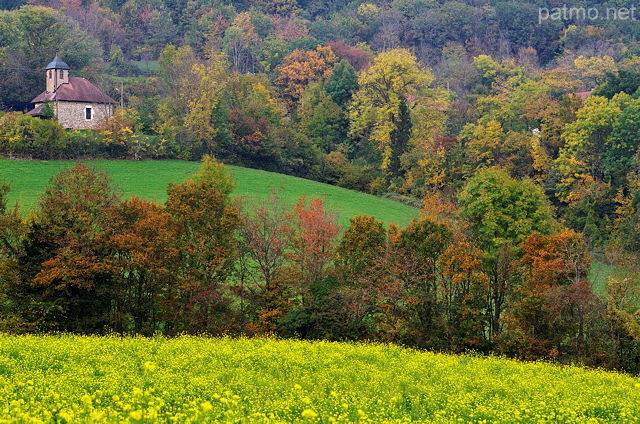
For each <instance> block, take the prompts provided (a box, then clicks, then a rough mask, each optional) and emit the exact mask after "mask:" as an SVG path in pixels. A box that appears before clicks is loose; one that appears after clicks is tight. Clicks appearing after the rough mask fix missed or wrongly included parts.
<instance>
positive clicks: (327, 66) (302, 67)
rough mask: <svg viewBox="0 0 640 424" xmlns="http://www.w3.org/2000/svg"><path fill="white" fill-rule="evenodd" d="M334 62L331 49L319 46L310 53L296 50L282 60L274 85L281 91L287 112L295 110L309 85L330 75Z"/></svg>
mask: <svg viewBox="0 0 640 424" xmlns="http://www.w3.org/2000/svg"><path fill="white" fill-rule="evenodd" d="M336 61H337V58H336V56H335V55H334V54H333V52H332V51H331V48H330V47H321V46H319V47H317V48H316V49H315V50H311V51H304V50H296V51H294V52H293V53H291V54H290V55H288V56H287V57H285V58H284V60H283V61H282V64H280V66H279V67H278V76H277V77H276V80H275V84H276V86H278V87H280V89H281V90H282V94H283V98H284V100H285V103H286V105H287V108H288V109H289V111H292V110H293V109H295V106H296V103H297V102H298V100H299V99H300V97H301V96H302V93H303V91H304V89H305V88H306V87H307V85H309V83H311V82H314V81H319V80H324V79H326V78H328V77H329V75H331V70H332V68H333V64H334V63H335V62H336Z"/></svg>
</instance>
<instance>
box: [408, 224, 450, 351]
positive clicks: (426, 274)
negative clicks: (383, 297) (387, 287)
mask: <svg viewBox="0 0 640 424" xmlns="http://www.w3.org/2000/svg"><path fill="white" fill-rule="evenodd" d="M451 235H452V234H451V230H450V229H449V228H448V227H447V226H446V225H444V224H439V223H436V222H435V221H433V220H431V219H429V218H426V217H424V218H421V219H419V220H413V221H412V222H411V223H410V224H409V226H408V227H407V228H405V229H404V230H402V231H401V232H400V234H399V238H398V249H399V256H398V258H397V260H398V262H399V263H398V265H399V266H398V268H397V271H398V275H397V278H399V279H400V281H402V284H403V285H404V287H405V290H406V296H407V300H406V301H407V303H408V308H409V310H410V311H409V313H410V316H409V318H408V319H409V322H408V326H409V329H408V332H409V334H407V336H406V337H407V340H411V343H415V344H417V345H419V346H423V347H432V348H437V347H441V346H442V340H441V338H440V336H441V334H439V332H440V326H439V322H438V321H439V315H440V310H439V309H440V308H439V305H438V285H437V282H438V279H439V274H440V270H439V268H438V259H439V258H440V255H441V254H442V252H444V250H445V249H446V248H447V245H448V244H449V242H450V240H451Z"/></svg>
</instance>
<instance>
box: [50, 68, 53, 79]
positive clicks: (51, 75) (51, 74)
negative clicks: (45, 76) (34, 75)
mask: <svg viewBox="0 0 640 424" xmlns="http://www.w3.org/2000/svg"><path fill="white" fill-rule="evenodd" d="M51 77H53V73H52V72H51V70H49V79H51Z"/></svg>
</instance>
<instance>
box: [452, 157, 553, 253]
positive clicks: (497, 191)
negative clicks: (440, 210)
mask: <svg viewBox="0 0 640 424" xmlns="http://www.w3.org/2000/svg"><path fill="white" fill-rule="evenodd" d="M459 202H460V211H461V214H462V217H463V218H464V219H466V220H467V222H468V223H469V226H470V230H471V232H472V234H473V236H474V238H475V239H476V240H478V242H479V244H480V246H482V248H483V249H485V250H487V251H489V252H491V251H495V250H496V249H499V248H500V247H502V246H505V245H514V246H517V245H519V244H520V243H522V242H523V241H524V239H525V238H526V237H527V236H528V235H529V234H531V233H533V232H538V233H540V234H549V233H551V231H552V230H553V228H554V219H553V213H552V209H551V205H550V204H549V201H548V200H547V198H546V197H545V195H544V192H543V191H542V189H541V188H540V187H539V186H537V185H536V184H535V183H534V182H532V181H531V180H522V181H518V180H515V179H513V178H511V177H510V176H509V175H508V174H507V173H506V172H505V171H503V170H501V169H499V168H488V169H484V170H480V171H478V172H477V173H476V174H475V175H474V176H473V178H471V179H470V180H469V181H468V182H467V184H466V185H465V187H464V190H463V191H462V193H461V194H460V197H459Z"/></svg>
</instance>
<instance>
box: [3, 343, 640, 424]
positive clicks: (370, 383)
mask: <svg viewBox="0 0 640 424" xmlns="http://www.w3.org/2000/svg"><path fill="white" fill-rule="evenodd" d="M639 405H640V379H638V378H633V377H630V376H626V375H622V374H616V373H607V372H602V371H592V370H585V369H582V368H578V367H558V366H553V365H549V364H543V363H519V362H515V361H509V360H504V359H498V358H481V357H474V356H449V355H440V354H432V353H424V352H416V351H413V350H408V349H403V348H401V347H397V346H392V345H381V344H373V345H362V344H345V343H328V342H302V341H293V340H274V339H231V338H222V339H218V338H200V337H186V336H184V337H179V338H175V339H165V338H161V337H158V338H121V337H116V336H112V337H83V336H68V335H62V336H20V337H15V336H7V335H0V423H5V422H6V423H14V422H15V423H39V422H44V423H55V422H57V423H65V422H67V423H71V422H78V423H94V422H95V423H101V422H109V423H111V422H113V423H116V422H117V423H153V422H179V423H192V422H198V423H201V422H202V423H204V422H216V423H218V422H220V423H293V422H295V423H345V422H361V423H404V422H422V423H429V422H434V423H455V422H458V423H638V422H640V408H639Z"/></svg>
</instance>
